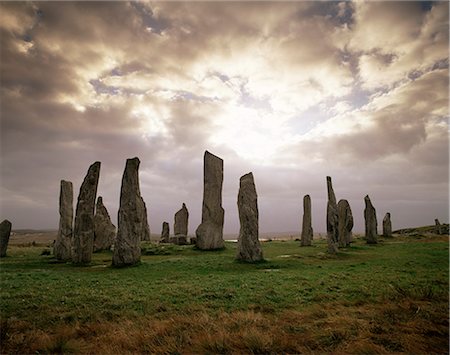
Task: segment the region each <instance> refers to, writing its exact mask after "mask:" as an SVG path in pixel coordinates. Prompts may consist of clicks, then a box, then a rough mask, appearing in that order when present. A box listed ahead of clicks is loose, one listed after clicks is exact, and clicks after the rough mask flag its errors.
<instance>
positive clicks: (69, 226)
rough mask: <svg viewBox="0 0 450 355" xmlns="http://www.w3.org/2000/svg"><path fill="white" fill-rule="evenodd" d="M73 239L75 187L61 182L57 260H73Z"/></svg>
mask: <svg viewBox="0 0 450 355" xmlns="http://www.w3.org/2000/svg"><path fill="white" fill-rule="evenodd" d="M72 237H73V185H72V183H71V182H70V181H65V180H61V188H60V192H59V228H58V234H57V236H56V241H55V247H54V248H53V253H54V254H55V257H56V259H58V260H61V261H69V260H71V259H72Z"/></svg>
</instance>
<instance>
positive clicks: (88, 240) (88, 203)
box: [72, 161, 100, 264]
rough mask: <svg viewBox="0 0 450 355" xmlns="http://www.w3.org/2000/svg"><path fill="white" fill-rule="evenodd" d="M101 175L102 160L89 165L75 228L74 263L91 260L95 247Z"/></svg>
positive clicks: (82, 186)
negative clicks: (96, 213) (97, 200)
mask: <svg viewBox="0 0 450 355" xmlns="http://www.w3.org/2000/svg"><path fill="white" fill-rule="evenodd" d="M99 176H100V162H98V161H97V162H95V163H94V164H92V165H91V166H90V167H89V170H88V172H87V175H86V177H85V178H84V181H83V183H82V184H81V187H80V193H79V195H78V202H77V209H76V212H75V224H74V230H73V243H72V262H73V263H74V264H87V263H90V262H91V258H92V251H93V249H94V210H95V199H96V197H97V187H98V178H99Z"/></svg>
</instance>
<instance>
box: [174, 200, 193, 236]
mask: <svg viewBox="0 0 450 355" xmlns="http://www.w3.org/2000/svg"><path fill="white" fill-rule="evenodd" d="M188 220H189V211H188V209H187V208H186V205H185V204H184V203H183V206H182V207H181V209H180V210H179V211H178V212H177V213H175V223H174V224H173V230H174V234H175V235H176V236H177V235H184V236H186V237H187V235H188Z"/></svg>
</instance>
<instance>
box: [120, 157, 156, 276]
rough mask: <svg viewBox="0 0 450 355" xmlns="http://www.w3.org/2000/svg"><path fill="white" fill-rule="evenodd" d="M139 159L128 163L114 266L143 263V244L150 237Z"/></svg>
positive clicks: (121, 198) (123, 178) (121, 190)
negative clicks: (142, 241) (141, 189)
mask: <svg viewBox="0 0 450 355" xmlns="http://www.w3.org/2000/svg"><path fill="white" fill-rule="evenodd" d="M139 164H140V161H139V159H138V158H132V159H127V162H126V165H125V170H124V172H123V177H122V186H121V189H120V206H119V212H118V227H117V237H116V241H115V244H114V254H113V260H112V265H113V266H116V267H121V266H128V265H134V264H136V263H138V262H140V260H141V247H140V241H141V240H145V238H146V236H147V235H148V236H150V230H149V226H148V223H147V209H146V207H145V203H144V200H143V199H142V197H141V191H140V188H139Z"/></svg>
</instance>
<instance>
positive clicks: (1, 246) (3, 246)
mask: <svg viewBox="0 0 450 355" xmlns="http://www.w3.org/2000/svg"><path fill="white" fill-rule="evenodd" d="M11 227H12V224H11V222H10V221H8V220H7V219H5V220H4V221H3V222H2V223H0V257H1V258H3V257H5V256H6V250H7V249H8V243H9V236H10V235H11Z"/></svg>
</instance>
